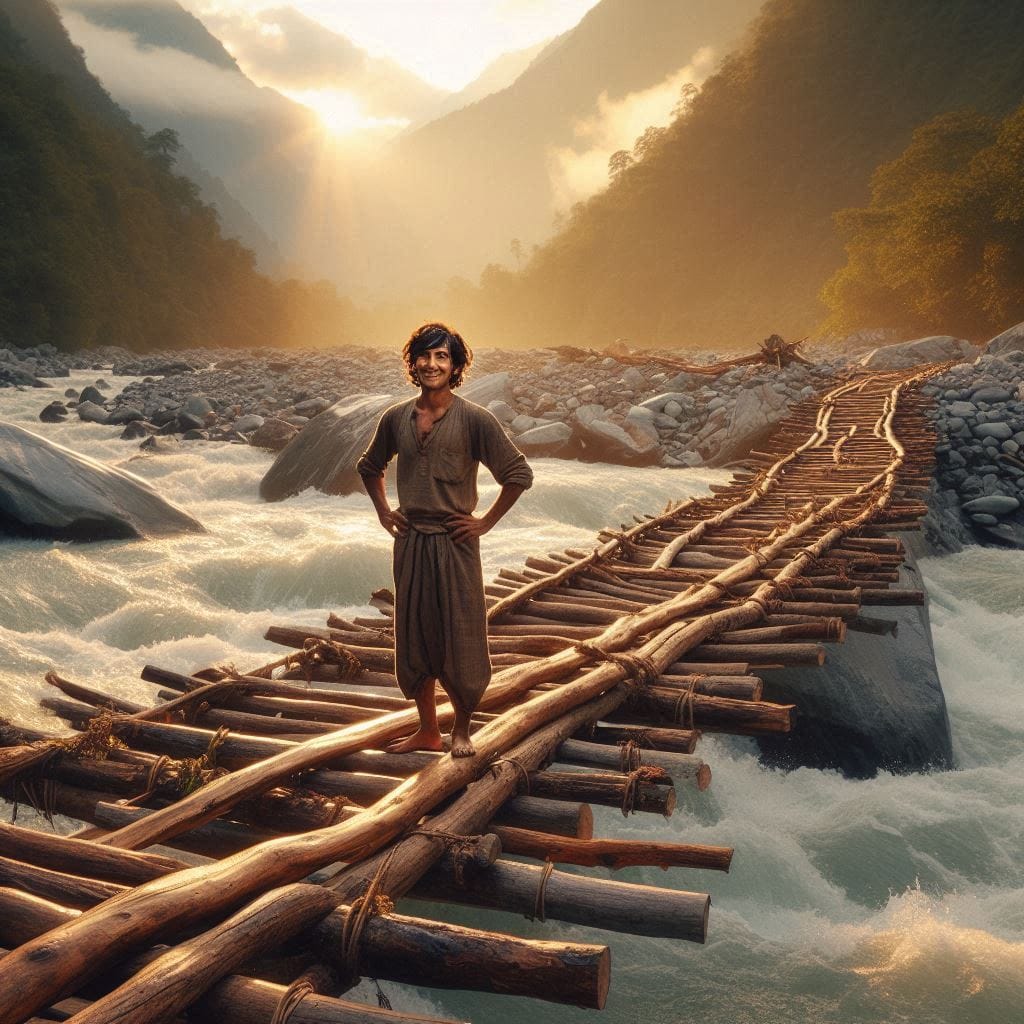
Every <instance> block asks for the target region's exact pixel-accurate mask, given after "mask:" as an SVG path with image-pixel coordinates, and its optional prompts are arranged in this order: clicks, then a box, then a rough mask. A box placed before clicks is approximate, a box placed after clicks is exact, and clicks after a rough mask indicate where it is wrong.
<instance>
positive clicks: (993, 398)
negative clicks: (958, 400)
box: [971, 385, 1013, 405]
mask: <svg viewBox="0 0 1024 1024" xmlns="http://www.w3.org/2000/svg"><path fill="white" fill-rule="evenodd" d="M1012 397H1013V395H1012V394H1010V392H1009V391H1007V390H1006V388H1002V387H998V386H993V385H989V386H988V387H981V388H976V389H975V390H974V391H972V392H971V400H972V401H974V402H988V404H989V405H994V404H995V403H996V402H1008V401H1010V399H1011V398H1012Z"/></svg>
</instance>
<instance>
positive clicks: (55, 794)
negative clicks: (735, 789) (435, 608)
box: [0, 367, 943, 1024]
mask: <svg viewBox="0 0 1024 1024" xmlns="http://www.w3.org/2000/svg"><path fill="white" fill-rule="evenodd" d="M941 369H943V367H931V368H928V369H925V370H923V371H920V372H917V373H906V372H904V373H896V374H881V375H879V374H875V375H870V376H863V377H858V378H853V379H849V380H846V381H844V382H843V383H840V384H838V385H837V386H835V387H834V388H833V389H832V390H831V391H829V392H828V393H827V394H826V395H824V397H823V398H820V399H815V400H811V401H809V402H808V403H806V404H805V405H803V406H800V407H798V408H797V409H796V410H794V413H793V415H792V416H791V417H790V418H789V419H788V420H787V421H786V422H785V423H784V424H783V425H782V426H781V428H780V429H779V430H778V432H777V433H776V434H775V435H774V438H773V440H772V442H771V443H770V444H769V445H767V446H766V450H765V451H763V452H761V451H752V452H750V453H749V458H748V460H747V461H746V468H744V469H742V470H740V471H737V472H736V473H735V475H734V476H733V478H732V480H731V482H730V483H729V484H728V485H725V486H721V487H712V488H711V490H712V492H713V493H712V495H711V496H710V497H702V498H697V499H693V500H688V501H684V502H681V503H670V504H669V506H668V507H667V508H666V509H665V510H664V511H663V512H661V513H660V514H658V515H646V516H643V517H640V518H638V519H637V520H636V522H635V523H634V524H633V525H631V526H628V527H626V526H623V527H622V529H620V530H615V531H606V532H604V533H602V534H601V535H600V537H599V542H598V544H597V546H596V547H594V549H593V550H589V551H579V550H568V551H565V552H557V553H553V554H549V555H547V556H545V557H535V558H529V559H527V562H526V565H525V567H524V568H523V569H522V570H521V571H513V570H509V569H504V570H502V571H501V572H500V573H499V574H498V577H497V578H496V579H495V580H494V582H493V583H491V584H490V585H489V586H488V588H487V593H488V599H489V602H490V604H489V613H488V617H489V635H490V649H491V654H492V658H493V661H494V665H495V670H496V671H495V675H494V679H493V682H492V684H491V686H490V688H489V689H488V691H487V693H486V695H485V697H484V700H483V703H482V704H481V706H480V708H479V711H478V713H477V715H476V719H475V727H474V743H475V745H476V748H477V754H476V756H475V757H471V758H461V759H453V758H452V757H451V756H450V755H448V754H445V753H436V754H435V753H427V752H422V753H409V754H388V753H386V752H384V751H382V750H381V749H380V748H381V747H382V746H383V745H384V744H385V743H386V742H387V741H389V740H391V739H394V738H396V737H399V736H402V735H403V734H407V733H408V732H410V731H411V730H412V729H413V728H414V726H415V723H416V711H415V708H414V707H413V706H412V705H411V704H410V702H408V701H406V700H404V699H402V697H401V695H400V693H399V691H397V689H396V684H395V679H394V675H393V669H394V665H393V643H392V639H393V634H392V631H391V629H390V616H391V610H392V609H391V601H392V598H391V595H390V593H389V592H387V591H378V592H377V593H376V594H374V596H373V599H372V602H371V604H372V605H373V606H375V608H376V609H378V610H379V614H378V615H376V616H375V617H373V618H356V619H355V620H354V621H345V620H342V619H340V618H337V617H335V616H332V617H331V618H330V619H329V620H328V622H327V623H326V624H324V625H323V626H306V625H301V624H300V625H294V624H278V625H272V626H271V627H270V629H269V630H268V632H267V634H266V636H267V638H268V639H269V640H272V641H275V642H277V643H279V644H281V645H283V646H284V647H285V648H287V652H286V653H285V654H284V656H283V657H281V658H279V659H278V660H275V661H273V662H271V663H270V664H267V665H263V666H259V667H257V668H254V669H252V670H250V671H246V672H243V671H240V670H238V669H237V668H236V667H234V666H233V665H222V666H211V667H207V668H204V669H202V670H200V671H197V672H195V674H193V675H181V674H179V673H175V672H171V671H168V670H166V669H161V668H158V667H154V666H146V667H145V668H144V670H143V672H142V678H143V679H145V680H147V681H149V682H150V683H152V684H153V685H154V686H155V687H157V688H158V689H157V690H156V691H155V693H154V701H153V703H152V706H143V705H139V704H135V703H132V702H129V701H127V700H124V699H121V698H119V697H117V696H114V695H112V694H110V693H105V692H101V691H99V690H96V689H93V688H90V687H87V686H84V685H80V684H78V683H75V682H73V681H71V680H68V679H64V678H62V677H61V676H59V675H57V674H56V673H55V672H50V673H49V674H48V675H47V677H46V678H47V681H48V682H49V683H50V684H52V685H53V687H55V689H56V691H60V692H59V693H55V695H54V696H53V697H52V698H46V699H44V700H43V704H45V706H46V707H48V708H50V709H52V711H53V712H54V713H55V714H56V715H57V716H59V717H60V718H61V719H63V720H64V721H66V722H67V723H69V724H70V726H71V727H72V729H73V730H75V731H74V732H73V733H72V734H71V735H70V736H68V735H66V732H65V734H63V735H58V734H49V733H43V732H40V731H33V730H31V729H28V728H20V727H18V726H16V725H14V724H11V723H3V724H2V725H0V787H2V792H3V795H5V796H6V797H7V798H8V799H9V800H13V801H15V802H17V801H21V802H23V803H25V802H30V803H32V804H33V805H34V806H35V807H36V808H37V810H39V811H42V813H44V814H45V815H46V816H47V817H48V818H50V820H51V822H52V819H53V816H54V815H57V814H60V815H66V816H69V817H70V818H73V819H77V820H78V821H80V822H83V823H85V824H84V825H83V827H82V828H81V829H80V830H79V831H77V832H75V833H73V834H71V835H58V834H54V833H50V832H47V831H45V830H34V829H29V828H24V827H21V826H19V825H17V824H16V823H14V822H12V823H9V824H8V823H3V824H0V947H2V950H0V954H2V958H0V1024H20V1022H23V1021H32V1022H37V1021H43V1020H66V1019H73V1020H74V1021H76V1022H79V1024H110V1022H115V1021H116V1022H119V1024H126V1022H137V1024H141V1022H148V1021H186V1020H187V1021H216V1022H218V1024H256V1022H268V1024H284V1022H285V1021H290V1022H292V1024H326V1022H333V1024H339V1022H360V1024H365V1022H370V1021H374V1022H380V1021H412V1020H417V1021H424V1020H427V1019H428V1018H425V1017H421V1016H412V1015H409V1014H407V1013H400V1012H396V1011H393V1010H391V1009H389V1008H387V1007H386V1006H384V1005H383V1004H384V1003H386V997H384V996H383V993H382V991H381V989H380V988H379V987H378V993H380V998H379V1001H380V1002H381V1003H382V1006H381V1007H376V1006H372V1005H368V1004H363V1003H357V1002H353V1001H352V1000H351V998H349V999H346V998H344V996H345V994H346V993H347V992H348V990H349V989H350V988H351V987H352V986H353V985H354V984H355V983H356V982H357V981H358V980H359V979H361V978H372V979H375V980H377V979H379V980H386V979H391V980H394V981H398V982H401V983H407V984H413V985H418V986H424V987H439V988H446V987H448V988H452V987H454V988H462V989H473V990H478V991H481V992H491V993H496V994H502V995H520V996H530V997H533V998H537V999H546V1000H552V1001H556V1002H562V1003H566V1004H573V1005H577V1006H583V1007H594V1008H599V1007H601V1006H602V1005H603V1004H604V1001H605V997H606V994H607V991H608V985H609V978H610V954H609V950H608V947H607V946H605V945H603V944H600V943H581V942H567V941H553V940H551V941H549V940H544V941H542V940H537V939H528V938H519V937H515V936H512V935H508V934H504V933H502V932H501V931H497V930H495V931H484V930H477V929H471V928H465V927H458V926H455V925H452V924H446V923H441V922H438V921H435V920H431V919H430V918H428V917H410V916H405V915H403V914H398V913H396V912H395V910H394V906H395V902H396V901H397V900H398V899H400V898H401V897H404V896H409V897H412V898H415V899H418V900H423V901H428V903H429V902H433V903H435V904H436V903H438V902H457V903H460V904H468V905H472V906H477V907H485V908H492V909H493V910H494V911H495V912H496V913H501V912H504V913H509V912H511V913H513V914H523V915H525V916H527V917H529V918H533V919H536V920H538V921H544V920H548V919H555V920H562V921H570V922H575V923H577V924H583V925H587V926H590V927H591V928H594V929H603V930H605V931H613V932H614V931H626V932H633V933H638V934H643V935H655V936H663V937H664V936H671V937H675V938H679V939H684V940H688V941H692V942H702V941H704V938H705V935H706V931H707V923H708V910H709V905H710V898H709V896H708V894H706V893H700V892H686V891H681V890H680V889H679V888H669V887H665V888H660V887H656V886H651V885H645V884H636V883H626V882H622V881H618V880H612V879H609V878H608V877H606V876H605V875H604V874H603V873H597V874H588V873H584V872H581V871H579V870H573V871H565V870H560V867H561V866H564V865H578V866H583V867H591V868H612V869H615V868H622V867H626V866H637V865H639V866H645V865H657V866H659V867H662V868H666V869H667V868H703V869H712V870H722V871H725V870H728V869H729V865H730V861H731V858H732V854H733V851H732V850H731V849H729V848H723V847H711V846H701V845H688V844H683V843H678V842H663V841H656V840H651V841H644V842H634V841H631V840H613V839H601V838H594V835H593V815H592V812H591V810H590V808H591V805H593V804H598V805H611V806H613V807H617V808H620V809H621V810H622V813H623V814H630V813H648V814H651V813H653V814H656V815H665V816H668V815H670V814H671V813H672V811H673V808H674V805H675V787H676V786H683V787H690V786H692V787H695V788H696V789H698V790H699V789H704V788H705V787H707V786H708V784H709V783H710V781H711V770H710V768H709V766H708V765H707V764H706V763H705V762H704V760H703V759H702V757H701V756H700V755H699V754H698V753H696V752H695V751H696V746H697V743H698V739H699V737H700V735H701V733H703V732H709V731H710V732H724V733H734V734H739V735H744V736H757V735H761V734H765V733H784V732H786V731H788V730H790V729H791V727H792V724H793V720H794V714H795V712H796V710H797V709H796V708H795V707H793V706H791V705H784V704H774V703H769V702H766V701H764V700H763V699H762V681H761V678H760V677H759V676H758V674H757V673H758V670H759V669H761V668H765V667H773V668H777V667H782V666H787V665H808V664H811V665H821V664H822V663H823V662H824V661H825V647H824V646H823V645H824V644H827V643H841V642H842V641H843V639H844V637H845V635H846V632H847V630H862V631H866V632H869V633H880V634H882V633H886V632H891V626H892V623H890V622H887V620H886V619H884V617H877V616H876V615H872V614H865V612H864V609H865V608H869V607H871V606H885V605H899V604H908V603H909V604H917V603H920V602H922V601H923V595H922V594H921V593H920V592H917V591H907V590H898V589H894V588H893V584H895V583H896V582H897V578H898V576H897V570H898V567H899V565H900V563H901V560H902V547H901V542H900V540H899V539H898V538H895V537H891V536H889V534H891V533H893V532H896V531H902V530H911V529H914V528H915V527H916V525H917V522H918V519H919V518H920V516H921V515H922V514H923V513H924V512H925V506H924V504H923V503H922V500H921V499H922V497H923V496H924V495H925V493H926V489H927V486H928V483H929V479H930V473H931V460H932V457H933V450H934V438H933V436H932V435H931V434H930V432H929V430H928V428H927V426H926V423H925V419H924V417H923V415H922V404H923V402H924V399H923V398H922V397H921V396H920V395H919V393H918V392H917V390H916V387H915V385H917V384H918V383H919V382H920V381H922V380H923V379H925V378H926V377H927V376H929V375H930V374H931V373H935V372H939V371H940V370H941ZM451 715H452V712H451V708H450V706H448V705H442V706H441V707H440V708H439V717H440V719H441V722H442V725H443V724H446V723H448V722H450V721H451ZM551 766H555V767H554V768H552V767H551ZM15 807H17V803H15ZM428 910H429V908H428ZM599 937H600V936H599Z"/></svg>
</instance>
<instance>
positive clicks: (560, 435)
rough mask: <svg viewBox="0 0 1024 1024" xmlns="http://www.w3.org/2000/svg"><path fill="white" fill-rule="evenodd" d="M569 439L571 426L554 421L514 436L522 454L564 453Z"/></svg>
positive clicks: (547, 454) (570, 437) (551, 454)
mask: <svg viewBox="0 0 1024 1024" xmlns="http://www.w3.org/2000/svg"><path fill="white" fill-rule="evenodd" d="M571 439H572V427H570V426H568V424H565V423H559V422H557V421H556V422H553V423H545V424H544V425H543V426H541V427H533V428H532V429H531V430H527V431H526V432H525V433H524V434H520V435H519V436H518V437H517V438H516V446H517V447H518V448H519V449H520V450H521V451H522V452H523V454H524V455H531V456H537V457H540V456H553V455H560V454H562V453H564V452H565V450H566V449H567V448H568V447H569V442H570V440H571Z"/></svg>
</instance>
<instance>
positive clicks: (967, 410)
mask: <svg viewBox="0 0 1024 1024" xmlns="http://www.w3.org/2000/svg"><path fill="white" fill-rule="evenodd" d="M947 412H948V413H949V415H950V416H973V415H974V414H975V412H977V410H976V409H975V408H974V403H973V402H960V401H957V402H950V404H949V406H948V408H947Z"/></svg>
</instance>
